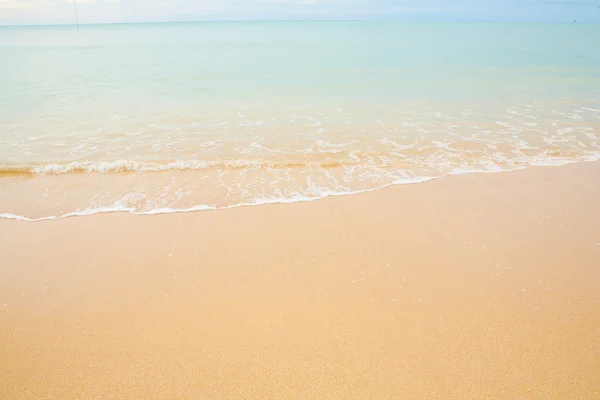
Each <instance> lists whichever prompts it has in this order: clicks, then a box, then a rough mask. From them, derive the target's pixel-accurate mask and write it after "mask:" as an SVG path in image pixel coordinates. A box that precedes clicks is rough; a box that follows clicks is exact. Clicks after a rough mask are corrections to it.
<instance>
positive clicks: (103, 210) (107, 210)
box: [0, 158, 600, 222]
mask: <svg viewBox="0 0 600 400" xmlns="http://www.w3.org/2000/svg"><path fill="white" fill-rule="evenodd" d="M553 161H554V162H555V163H548V164H533V165H528V166H522V167H517V168H514V169H500V170H483V169H475V170H462V171H460V172H454V171H453V172H450V173H448V174H446V175H441V176H429V177H425V176H423V177H414V178H406V179H404V180H402V179H401V180H398V181H396V182H392V183H389V184H385V185H383V186H380V187H375V188H370V189H362V190H357V191H353V192H330V193H326V194H323V195H322V196H320V197H299V198H289V199H288V198H284V199H263V200H257V201H256V202H254V203H240V204H233V205H230V206H223V207H214V206H209V205H206V204H199V205H195V206H192V207H190V208H182V209H175V208H158V209H152V210H149V211H136V210H135V209H132V208H127V207H123V208H117V207H99V208H95V209H86V210H79V211H72V212H68V213H66V214H63V215H51V216H45V217H39V218H30V217H27V216H24V215H17V214H12V213H0V220H3V219H5V220H16V221H22V222H43V221H57V220H62V219H66V218H73V217H86V216H91V215H97V214H113V213H124V214H130V215H137V216H143V215H146V216H151V215H161V214H185V213H195V212H198V211H221V210H231V209H235V208H246V207H257V206H266V205H276V204H295V203H310V202H313V201H318V200H324V199H328V198H332V197H343V196H353V195H360V194H364V193H371V192H376V191H379V190H385V189H387V188H390V187H395V186H404V185H417V184H421V183H426V182H429V181H433V180H438V179H444V178H450V177H453V176H460V175H479V174H496V173H506V172H517V171H523V170H527V169H530V168H548V167H562V166H565V165H572V164H580V163H595V162H599V161H600V159H598V158H593V159H592V158H590V159H582V160H570V159H564V160H553Z"/></svg>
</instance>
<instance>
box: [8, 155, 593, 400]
mask: <svg viewBox="0 0 600 400" xmlns="http://www.w3.org/2000/svg"><path fill="white" fill-rule="evenodd" d="M0 237H1V239H2V240H1V241H0V254H1V259H0V398H2V399H113V398H114V399H240V398H245V399H296V398H298V399H485V398H494V399H496V398H497V399H594V398H599V397H600V163H599V162H596V163H581V164H573V165H568V166H562V167H551V168H531V169H527V170H523V171H515V172H507V173H499V174H477V175H460V176H451V177H447V178H442V179H438V180H434V181H430V182H426V183H422V184H418V185H405V186H396V187H391V188H387V189H384V190H380V191H377V192H371V193H364V194H359V195H352V196H345V197H337V198H329V199H325V200H319V201H316V202H312V203H297V204H283V205H269V206H260V207H250V208H238V209H231V210H221V211H206V212H197V213H188V214H171V215H157V216H133V215H127V214H105V215H96V216H89V217H75V218H70V219H64V220H59V221H45V222H38V223H26V222H20V221H9V220H0Z"/></svg>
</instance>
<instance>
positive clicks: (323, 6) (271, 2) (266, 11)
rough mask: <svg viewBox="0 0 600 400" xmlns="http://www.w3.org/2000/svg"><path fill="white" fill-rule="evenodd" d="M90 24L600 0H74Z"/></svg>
mask: <svg viewBox="0 0 600 400" xmlns="http://www.w3.org/2000/svg"><path fill="white" fill-rule="evenodd" d="M72 1H73V0H0V21H2V22H3V23H72V20H73V18H74V17H73V4H72ZM75 1H76V4H77V8H78V10H79V17H80V19H81V21H82V22H83V23H86V22H141V21H178V20H186V21H192V20H253V19H411V18H412V19H433V20H439V19H450V20H543V21H555V20H556V21H560V20H569V19H570V20H571V21H572V20H573V19H577V20H578V21H584V20H586V19H587V20H590V21H600V12H596V10H594V11H593V12H590V10H589V7H588V6H594V7H595V6H596V5H598V3H600V0H75Z"/></svg>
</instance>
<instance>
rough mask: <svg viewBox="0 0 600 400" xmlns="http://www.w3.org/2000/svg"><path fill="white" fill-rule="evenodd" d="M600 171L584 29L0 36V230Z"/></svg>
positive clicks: (598, 103)
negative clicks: (548, 172)
mask: <svg viewBox="0 0 600 400" xmlns="http://www.w3.org/2000/svg"><path fill="white" fill-rule="evenodd" d="M599 158H600V25H582V24H515V23H504V24H500V23H499V24H493V23H441V22H436V23H425V22H418V23H417V22H200V23H176V24H167V23H165V24H114V25H84V26H82V27H81V30H80V31H79V32H78V31H77V29H76V28H75V27H73V26H43V27H0V217H3V218H17V219H23V220H40V219H49V218H60V217H66V216H72V215H85V214H93V213H97V212H111V211H128V212H132V213H145V214H153V213H163V212H176V211H189V210H202V209H216V208H228V207H235V206H240V205H255V204H265V203H277V202H295V201H308V200H314V199H319V198H323V197H326V196H331V195H342V194H350V193H357V192H362V191H369V190H375V189H378V188H382V187H386V186H389V185H393V184H405V183H416V182H422V181H425V180H428V179H432V178H436V177H442V176H446V175H449V174H457V173H471V172H496V171H505V170H514V169H519V168H525V167H528V166H537V165H560V164H564V163H569V162H576V161H589V160H596V159H599Z"/></svg>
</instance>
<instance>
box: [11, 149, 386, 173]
mask: <svg viewBox="0 0 600 400" xmlns="http://www.w3.org/2000/svg"><path fill="white" fill-rule="evenodd" d="M353 154H354V155H355V156H357V157H358V158H359V159H360V158H362V157H365V156H366V155H365V154H358V153H353ZM368 156H371V157H372V156H378V155H368ZM362 164H363V163H361V162H360V161H325V162H318V161H304V162H303V161H253V160H211V161H205V160H177V161H170V162H164V163H161V162H153V161H132V160H116V161H74V162H70V163H65V164H59V163H49V164H0V175H63V174H69V173H99V174H103V173H125V172H162V171H184V170H204V169H248V168H250V169H252V168H269V169H284V168H323V169H331V168H339V167H345V166H352V165H362ZM369 166H375V165H373V164H372V163H370V164H369ZM377 166H378V167H386V165H385V164H381V165H377Z"/></svg>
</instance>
